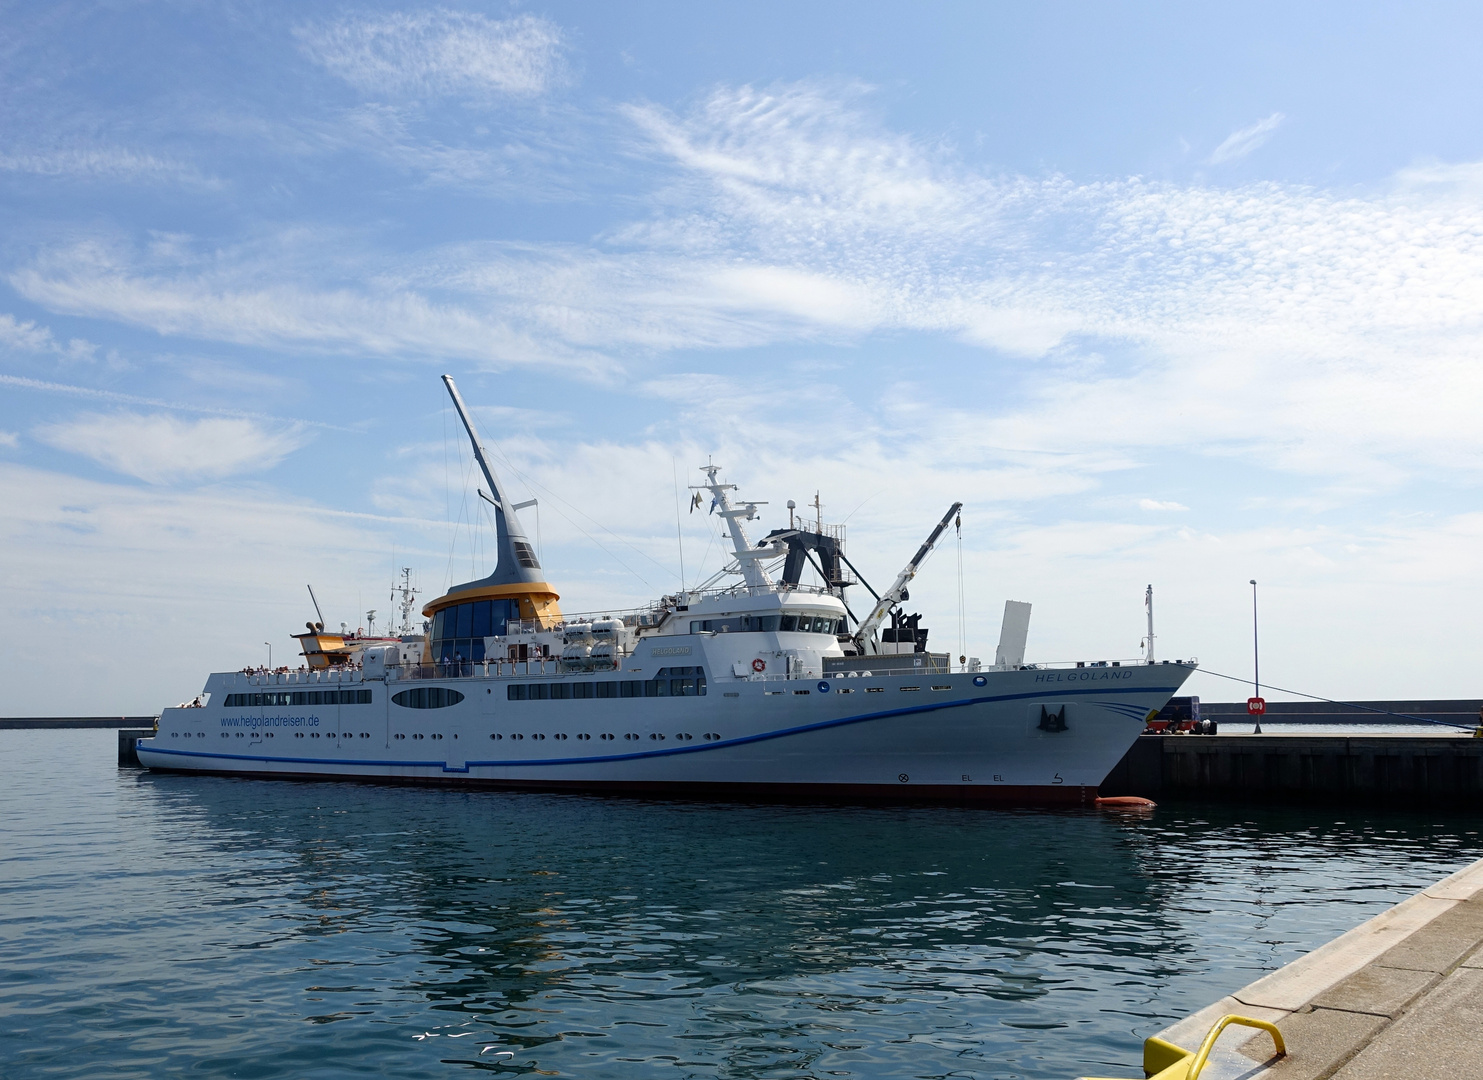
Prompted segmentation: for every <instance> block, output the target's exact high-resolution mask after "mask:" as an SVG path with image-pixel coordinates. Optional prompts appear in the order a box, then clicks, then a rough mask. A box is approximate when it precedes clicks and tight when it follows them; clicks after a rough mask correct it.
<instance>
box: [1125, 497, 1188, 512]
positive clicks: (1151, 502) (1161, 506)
mask: <svg viewBox="0 0 1483 1080" xmlns="http://www.w3.org/2000/svg"><path fill="white" fill-rule="evenodd" d="M1138 509H1140V510H1188V509H1189V507H1188V506H1185V505H1184V504H1183V503H1177V502H1160V501H1159V500H1157V499H1139V500H1138Z"/></svg>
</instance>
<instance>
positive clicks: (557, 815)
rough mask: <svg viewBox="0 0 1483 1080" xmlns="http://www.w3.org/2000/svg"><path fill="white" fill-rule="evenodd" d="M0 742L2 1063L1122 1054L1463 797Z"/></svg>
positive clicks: (1134, 1066) (1290, 932)
mask: <svg viewBox="0 0 1483 1080" xmlns="http://www.w3.org/2000/svg"><path fill="white" fill-rule="evenodd" d="M114 757H115V740H114V737H113V733H112V732H103V731H88V730H81V731H0V767H3V769H4V773H3V777H4V779H3V783H0V814H3V818H0V820H3V822H4V824H3V825H0V830H3V831H0V838H3V843H0V1017H3V1019H4V1023H3V1024H0V1075H3V1076H5V1077H7V1078H10V1080H18V1078H23V1077H25V1078H29V1077H64V1078H65V1077H85V1076H86V1077H92V1076H98V1075H107V1076H110V1077H119V1078H122V1077H157V1076H169V1075H186V1074H189V1075H190V1076H192V1077H278V1076H295V1077H341V1076H345V1077H350V1076H366V1075H384V1076H397V1077H450V1076H457V1075H465V1074H468V1075H472V1074H475V1073H477V1072H479V1071H481V1070H482V1071H483V1072H486V1073H487V1072H505V1073H517V1072H518V1073H530V1074H532V1075H539V1076H585V1077H645V1078H648V1077H655V1076H658V1077H675V1078H688V1077H706V1078H709V1077H717V1078H742V1077H745V1078H754V1077H756V1078H762V1077H784V1076H786V1077H790V1078H803V1077H817V1078H819V1080H824V1078H853V1077H860V1078H867V1077H869V1078H878V1077H887V1076H889V1077H903V1078H905V1077H924V1078H925V1077H943V1076H948V1075H951V1076H955V1077H1044V1078H1051V1077H1056V1078H1064V1077H1071V1076H1076V1075H1079V1074H1082V1073H1097V1074H1103V1075H1118V1074H1122V1075H1126V1076H1129V1077H1133V1076H1137V1075H1140V1069H1139V1062H1140V1051H1141V1040H1142V1039H1143V1038H1144V1037H1145V1036H1147V1035H1149V1034H1152V1033H1154V1032H1156V1031H1158V1030H1160V1029H1162V1028H1163V1027H1165V1026H1167V1025H1168V1024H1169V1023H1170V1022H1172V1021H1173V1020H1176V1019H1179V1018H1181V1017H1183V1016H1186V1015H1188V1014H1189V1013H1192V1012H1194V1011H1196V1010H1198V1009H1199V1008H1201V1007H1203V1006H1204V1005H1206V1004H1208V1003H1210V1002H1211V1001H1213V1000H1215V999H1217V998H1218V997H1220V996H1221V995H1222V994H1223V993H1225V992H1227V991H1228V990H1230V989H1232V988H1235V987H1239V986H1242V985H1244V984H1246V983H1249V982H1251V981H1252V980H1253V979H1255V978H1256V977H1257V976H1258V975H1259V974H1261V973H1262V972H1263V971H1267V970H1271V969H1273V968H1276V967H1278V966H1280V965H1282V964H1284V963H1286V962H1288V961H1290V960H1292V959H1293V958H1294V957H1296V956H1298V955H1300V954H1301V953H1303V952H1305V951H1307V950H1309V949H1311V948H1313V947H1314V946H1316V945H1318V944H1321V943H1322V942H1324V941H1327V940H1329V939H1330V938H1332V937H1334V936H1335V935H1337V934H1339V933H1341V932H1342V931H1344V930H1346V929H1348V928H1350V927H1352V926H1355V925H1357V924H1358V923H1360V922H1362V921H1364V920H1365V919H1366V918H1368V917H1369V916H1371V915H1373V914H1375V913H1376V912H1378V911H1380V910H1383V909H1384V908H1385V907H1387V906H1389V905H1390V904H1393V903H1395V902H1396V901H1398V900H1400V899H1402V898H1404V897H1406V896H1408V895H1410V894H1411V893H1413V892H1415V891H1416V890H1417V889H1419V888H1422V887H1424V886H1425V885H1427V884H1428V883H1430V882H1432V881H1434V880H1436V879H1437V878H1440V877H1442V876H1443V875H1445V874H1447V873H1450V872H1451V871H1453V870H1456V869H1458V868H1459V867H1461V866H1463V865H1465V864H1467V863H1468V862H1470V861H1472V860H1474V859H1476V858H1478V857H1479V856H1480V855H1483V842H1480V837H1479V832H1478V829H1477V828H1475V827H1474V821H1473V819H1471V818H1470V817H1468V816H1466V815H1460V814H1456V815H1449V814H1447V813H1444V812H1428V813H1426V814H1421V813H1414V812H1407V811H1404V810H1393V809H1375V810H1363V811H1361V810H1359V809H1355V808H1342V809H1335V810H1324V809H1317V808H1262V809H1252V808H1249V807H1240V806H1231V805H1226V806H1221V805H1197V804H1172V803H1171V804H1166V805H1163V806H1160V807H1159V808H1158V809H1157V810H1156V811H1154V812H1152V813H1143V814H1127V813H1108V812H1097V811H1091V810H1076V811H1028V810H1026V811H1007V810H996V809H980V808H960V807H932V806H917V807H911V806H878V807H870V806H809V805H798V806H789V805H751V804H705V803H697V802H667V801H661V800H644V799H626V798H603V797H588V796H582V795H546V794H509V793H500V792H454V791H443V790H430V789H415V788H395V787H385V786H374V785H361V784H333V783H301V782H284V781H278V782H274V781H254V780H235V779H224V778H213V777H201V776H169V775H154V774H149V773H144V772H140V771H138V770H119V769H117V768H116V766H115V763H114Z"/></svg>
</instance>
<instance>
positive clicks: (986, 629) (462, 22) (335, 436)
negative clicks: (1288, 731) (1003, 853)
mask: <svg viewBox="0 0 1483 1080" xmlns="http://www.w3.org/2000/svg"><path fill="white" fill-rule="evenodd" d="M1479 21H1480V19H1479V16H1478V15H1477V13H1476V10H1475V9H1473V8H1471V7H1469V6H1465V5H1461V4H1456V5H1447V4H1432V5H1407V6H1405V7H1404V8H1402V7H1400V6H1395V5H1387V6H1379V5H1364V4H1343V5H1340V4H1327V5H1325V4H1312V5H1302V6H1299V7H1296V8H1295V7H1294V6H1293V5H1276V4H1266V5H1261V4H1243V5H1230V6H1228V7H1226V8H1223V9H1217V8H1215V7H1214V6H1210V5H1207V6H1203V7H1201V8H1199V9H1191V8H1190V7H1189V6H1188V5H1174V4H1168V5H1111V4H1091V3H1088V4H1045V5H1034V6H1029V5H1007V4H1000V5H993V4H964V5H954V4H938V5H911V6H910V7H909V8H908V7H907V6H903V5H870V4H860V3H851V4H811V5H803V4H787V5H762V4H745V5H732V6H725V7H723V6H720V5H693V4H637V5H606V4H590V5H588V4H559V5H544V6H543V5H536V4H522V5H501V4H485V5H457V4H448V5H442V6H414V5H397V4H365V5H343V6H332V5H314V6H305V5H292V4H279V5H275V4H232V3H212V4H201V3H189V2H175V3H126V2H115V3H93V4H84V3H58V4H53V5H47V6H45V7H40V6H36V5H20V4H12V5H7V7H6V8H5V11H4V19H3V24H4V26H5V30H4V32H3V37H0V55H3V58H4V63H3V68H0V78H3V80H4V84H3V91H4V92H3V95H0V124H3V129H0V133H3V139H0V222H3V232H0V237H3V242H0V487H3V491H0V498H3V500H4V505H5V506H6V507H7V512H6V513H5V514H4V515H0V538H3V550H4V552H5V558H4V560H3V564H0V574H3V579H0V580H3V583H4V597H5V602H6V607H7V614H8V615H9V618H10V623H11V625H12V626H13V627H15V628H16V629H17V631H18V633H17V634H16V635H15V636H14V638H13V641H12V647H11V669H12V671H13V672H15V675H13V677H12V682H11V685H12V687H13V690H12V703H11V705H9V706H7V711H8V712H12V713H21V712H37V713H43V714H47V713H52V714H68V713H89V712H105V713H107V712H123V711H128V712H141V711H148V710H152V709H154V708H157V707H158V706H159V705H160V704H162V703H164V704H168V703H171V702H173V701H174V700H178V699H180V698H184V697H188V696H190V694H192V693H194V691H195V690H196V689H197V688H198V687H199V684H200V681H201V678H202V676H203V675H204V673H205V672H206V671H208V670H221V669H231V668H236V667H240V666H242V665H244V664H247V663H256V662H260V661H261V660H262V659H263V658H264V657H265V655H266V648H265V646H264V645H263V644H262V643H263V642H266V641H272V642H273V643H274V648H275V658H278V657H281V656H284V655H286V654H287V653H288V651H289V649H290V646H291V643H290V642H289V641H288V639H287V636H286V635H287V634H288V633H290V632H291V631H292V629H293V628H294V627H295V626H299V625H302V622H303V620H304V619H305V618H307V617H308V615H309V614H310V612H309V610H308V609H307V594H306V592H305V590H304V584H305V583H306V582H311V581H312V582H313V583H314V584H315V587H316V590H317V591H318V592H319V594H320V596H321V598H322V599H323V601H324V603H325V606H326V609H327V610H326V615H327V617H328V618H329V620H330V621H331V622H339V621H341V620H345V621H349V622H352V623H357V622H364V619H363V618H359V617H357V616H358V613H363V612H364V611H365V610H367V609H368V608H376V609H378V611H380V612H381V615H380V618H382V619H383V620H384V617H385V614H386V611H387V608H388V606H389V605H388V604H387V602H386V600H387V594H388V592H389V588H388V586H389V584H390V581H391V578H392V575H393V570H394V567H395V566H397V565H408V566H411V567H413V569H414V571H415V573H416V576H417V578H418V579H419V581H420V584H421V585H422V587H423V589H424V590H425V595H427V596H432V595H436V594H437V593H439V592H440V591H441V590H442V589H443V588H445V587H446V585H447V584H448V583H449V582H451V581H461V580H466V579H467V578H468V577H470V576H472V575H474V574H482V573H483V572H485V570H486V569H487V567H486V565H485V559H484V555H485V550H484V544H485V542H486V539H487V538H486V536H485V535H484V525H483V523H481V522H480V521H479V520H478V518H479V514H478V511H477V510H476V509H475V508H474V505H475V504H471V503H470V495H471V490H472V484H471V483H470V482H468V479H467V478H468V476H469V468H470V462H469V459H468V454H467V451H466V449H465V448H464V447H463V445H462V443H461V442H460V441H459V440H458V439H457V437H456V434H457V433H456V431H455V429H454V426H453V419H452V417H451V415H450V413H449V411H448V409H447V406H446V403H445V402H444V400H443V398H442V396H441V394H442V391H441V387H440V385H439V383H438V380H437V376H438V375H439V374H441V373H443V372H445V371H446V372H450V373H452V374H454V375H455V377H456V378H457V379H458V380H459V383H460V386H461V388H462V389H463V392H464V395H465V397H466V398H467V399H468V400H469V401H470V403H471V404H474V405H475V406H476V408H477V411H478V415H479V419H480V422H481V423H482V424H483V426H484V428H485V433H486V436H487V438H488V440H489V441H490V442H491V443H492V444H493V445H494V446H495V447H496V448H497V451H498V453H499V455H500V457H501V460H502V461H503V462H504V463H505V471H506V472H507V476H506V480H507V481H508V483H509V484H510V486H511V488H512V489H513V490H515V491H516V492H517V493H519V494H520V495H521V496H522V497H525V496H534V497H537V498H538V499H539V500H540V502H541V509H540V523H539V525H540V532H541V546H542V554H543V557H544V561H545V563H546V566H547V569H548V571H549V575H550V577H551V579H552V582H553V584H555V585H556V587H557V588H558V590H559V591H560V592H561V593H562V594H563V604H564V606H565V607H566V608H567V609H568V610H591V609H596V608H601V607H606V606H626V605H634V604H639V603H643V602H646V601H647V600H648V599H649V598H651V597H653V596H655V595H657V594H658V593H660V592H663V591H667V590H670V589H673V588H674V587H676V586H677V585H678V583H679V581H680V578H681V571H680V558H679V551H678V545H677V540H676V528H675V483H676V480H675V477H676V476H677V475H678V477H679V483H680V484H681V485H684V484H687V483H694V482H696V480H697V479H698V477H699V473H698V472H697V471H696V466H698V465H700V464H702V463H703V462H704V461H705V460H706V458H707V457H708V456H714V458H715V460H717V461H719V462H721V463H723V464H724V465H725V466H726V470H727V474H728V476H729V477H730V479H732V480H733V481H735V482H737V483H739V484H741V485H742V486H743V489H744V491H745V492H746V493H747V494H748V495H750V496H752V497H755V498H759V499H766V500H770V504H769V506H768V507H767V508H766V509H765V511H764V518H763V521H762V522H760V523H759V524H760V527H761V528H762V530H763V531H765V530H766V529H770V528H773V527H776V526H777V525H779V524H782V523H784V521H785V515H786V511H784V510H783V509H782V504H783V502H784V501H785V500H786V499H788V498H793V499H795V500H797V501H798V502H799V503H804V502H807V501H809V500H810V499H811V498H812V497H813V493H814V492H815V491H816V490H818V491H821V492H822V497H823V500H824V503H825V511H824V516H825V518H826V520H832V521H840V520H843V519H846V518H848V523H849V528H850V538H851V541H850V542H851V548H850V550H851V557H852V559H853V560H854V561H855V562H856V563H857V565H860V566H861V568H862V569H864V570H865V571H866V572H867V573H868V574H870V575H871V577H872V579H876V578H879V579H884V580H889V579H890V577H891V576H892V575H893V574H894V572H895V570H896V569H897V568H898V566H899V564H900V563H901V561H903V560H904V558H905V557H906V556H907V555H908V554H909V553H910V551H912V550H913V549H914V548H915V545H916V544H917V543H918V542H919V541H920V538H921V536H922V535H924V534H925V533H926V531H927V530H928V529H929V528H930V527H931V525H932V524H933V523H934V522H935V521H936V519H937V517H938V516H939V515H940V514H941V512H942V510H943V509H944V508H945V507H946V506H947V505H948V504H949V503H950V502H951V501H953V500H954V499H961V500H962V501H963V502H964V503H965V504H966V510H965V513H964V533H963V539H962V565H963V576H964V592H965V594H966V596H967V597H968V610H967V612H966V617H965V622H966V637H967V645H968V651H969V653H971V654H973V655H983V656H992V653H993V645H994V641H995V638H996V636H997V629H998V620H999V615H1000V612H1001V610H1002V605H1003V601H1004V600H1005V599H1018V600H1028V601H1031V602H1032V603H1034V604H1035V615H1034V619H1033V621H1032V626H1031V636H1030V654H1031V657H1032V658H1033V659H1043V660H1072V659H1083V658H1084V659H1096V658H1102V657H1109V658H1110V657H1118V656H1122V657H1132V656H1136V655H1137V653H1138V648H1137V646H1138V642H1139V640H1140V638H1141V636H1142V632H1143V626H1142V595H1143V587H1144V585H1145V584H1147V583H1149V582H1152V583H1153V584H1154V586H1155V589H1156V591H1157V596H1158V605H1159V607H1158V614H1159V632H1160V637H1161V643H1160V651H1161V653H1162V655H1165V656H1169V655H1179V656H1185V655H1198V656H1199V657H1200V658H1201V660H1202V662H1204V663H1205V664H1206V665H1207V666H1208V667H1210V668H1211V669H1213V670H1215V671H1221V672H1228V673H1231V674H1237V675H1244V674H1246V673H1248V672H1249V670H1250V644H1249V642H1250V636H1249V635H1250V622H1249V619H1250V606H1249V605H1250V590H1249V586H1247V584H1246V582H1247V580H1248V579H1249V578H1252V577H1256V578H1258V579H1260V580H1261V582H1262V589H1263V592H1262V605H1263V628H1262V631H1263V641H1264V653H1263V671H1264V672H1265V673H1266V675H1267V676H1268V677H1269V678H1270V679H1271V680H1272V681H1274V682H1276V683H1277V684H1278V685H1282V686H1289V687H1292V688H1294V689H1297V690H1302V691H1307V692H1311V693H1317V694H1327V695H1333V696H1340V697H1381V696H1394V697H1409V696H1418V697H1430V696H1453V695H1455V696H1476V695H1479V694H1483V688H1480V686H1479V684H1478V680H1477V677H1476V675H1475V674H1474V671H1475V669H1476V665H1475V663H1474V660H1473V654H1474V651H1475V643H1476V642H1477V641H1478V640H1479V633H1480V630H1483V620H1480V617H1479V615H1478V607H1479V605H1478V602H1477V599H1478V595H1479V592H1478V590H1479V586H1480V584H1483V561H1480V557H1479V551H1480V544H1479V540H1480V538H1483V514H1480V513H1479V512H1478V507H1477V501H1478V494H1479V472H1480V468H1479V467H1480V457H1479V451H1480V449H1483V425H1480V424H1479V422H1478V414H1479V406H1480V404H1483V373H1480V369H1479V363H1478V356H1479V346H1480V344H1483V303H1480V301H1483V288H1480V277H1479V274H1480V271H1483V145H1480V137H1483V131H1480V125H1479V122H1478V118H1477V117H1478V113H1477V106H1476V103H1477V102H1478V101H1479V100H1483V93H1480V91H1483V87H1480V85H1479V83H1480V81H1483V63H1480V59H1483V58H1480V56H1479V52H1480V45H1479V42H1480V41H1483V34H1480V29H1483V28H1480V26H1479ZM471 517H472V518H473V521H472V522H471V520H470V519H471ZM531 527H532V529H533V528H534V523H533V522H532V523H531ZM681 532H682V533H683V536H684V546H685V571H686V577H687V578H688V579H689V580H690V582H691V583H694V581H695V580H696V578H697V575H698V574H700V573H701V569H702V568H703V569H704V572H706V573H709V572H710V571H711V570H714V569H716V568H717V567H718V565H719V558H718V543H719V541H718V539H717V537H716V535H715V534H716V530H715V519H714V518H711V519H708V520H707V519H703V518H702V517H701V516H700V515H695V516H693V517H692V516H689V515H686V516H684V517H683V518H682V523H681ZM957 566H958V554H957V547H956V541H954V542H952V543H950V544H949V545H948V546H947V547H946V548H944V549H943V550H942V551H941V552H940V553H939V554H938V555H937V556H935V557H934V560H933V562H932V563H931V564H930V565H929V567H928V568H927V570H926V572H924V573H923V575H922V577H921V578H920V579H919V582H918V584H917V586H916V587H915V588H914V590H913V591H914V601H915V602H914V603H913V605H912V606H913V607H914V608H920V609H921V610H923V611H924V612H925V613H926V615H927V618H926V619H925V620H924V622H925V623H926V624H927V625H929V626H931V627H933V633H934V639H933V643H934V645H936V646H939V647H946V648H951V649H952V650H953V651H954V652H956V651H957V649H958V640H957V639H958V633H957V625H958V607H957V599H956V597H957V585H958V577H957V575H958V570H957ZM79 666H82V667H85V668H86V669H87V670H88V671H89V672H90V674H89V675H88V677H87V678H84V679H77V678H74V677H69V672H74V671H76V670H78V668H79ZM1192 689H1193V690H1195V691H1196V692H1199V693H1201V694H1202V695H1203V696H1205V697H1207V698H1210V699H1230V698H1232V697H1239V696H1244V691H1243V690H1241V689H1240V688H1239V687H1236V686H1231V685H1225V684H1222V683H1220V682H1219V681H1217V680H1215V679H1213V678H1210V677H1208V676H1200V677H1199V678H1198V679H1197V681H1196V682H1195V683H1193V684H1192Z"/></svg>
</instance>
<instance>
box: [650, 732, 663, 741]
mask: <svg viewBox="0 0 1483 1080" xmlns="http://www.w3.org/2000/svg"><path fill="white" fill-rule="evenodd" d="M649 738H651V739H658V740H659V741H660V742H663V741H664V736H663V735H661V734H659V732H657V731H651V732H649Z"/></svg>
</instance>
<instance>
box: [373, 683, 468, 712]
mask: <svg viewBox="0 0 1483 1080" xmlns="http://www.w3.org/2000/svg"><path fill="white" fill-rule="evenodd" d="M360 693H363V694H366V695H369V694H370V691H369V690H362V691H360ZM391 700H392V701H393V702H394V703H395V704H397V705H400V706H401V707H402V708H404V709H446V708H448V706H450V705H457V704H458V703H459V702H460V701H462V700H463V695H462V694H460V693H459V692H458V691H457V690H450V689H448V688H447V687H446V686H419V687H417V688H416V689H414V690H403V691H402V692H401V693H400V694H396V695H393V697H392V699H391Z"/></svg>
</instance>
